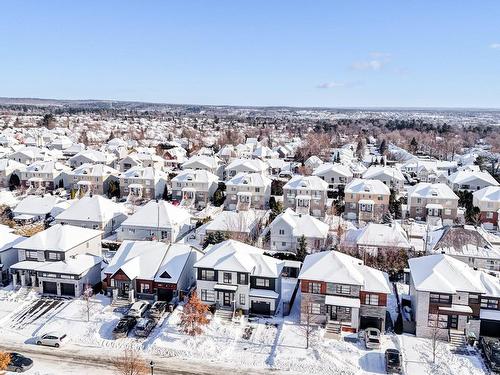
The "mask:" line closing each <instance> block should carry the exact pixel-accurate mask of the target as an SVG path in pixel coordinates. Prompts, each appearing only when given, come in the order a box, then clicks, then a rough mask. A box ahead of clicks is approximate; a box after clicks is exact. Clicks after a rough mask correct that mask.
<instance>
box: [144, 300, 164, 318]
mask: <svg viewBox="0 0 500 375" xmlns="http://www.w3.org/2000/svg"><path fill="white" fill-rule="evenodd" d="M167 307H168V304H167V302H164V301H156V302H155V303H153V306H151V308H150V309H149V311H148V315H149V316H150V317H151V318H153V319H161V317H162V316H163V315H164V314H165V312H166V311H167Z"/></svg>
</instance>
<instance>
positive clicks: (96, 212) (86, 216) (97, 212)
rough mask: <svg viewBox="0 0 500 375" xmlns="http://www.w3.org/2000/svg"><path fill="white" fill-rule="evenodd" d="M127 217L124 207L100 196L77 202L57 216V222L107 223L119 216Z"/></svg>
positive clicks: (85, 198) (84, 198)
mask: <svg viewBox="0 0 500 375" xmlns="http://www.w3.org/2000/svg"><path fill="white" fill-rule="evenodd" d="M123 215H125V208H124V206H123V205H121V204H118V203H115V202H113V201H112V200H111V199H107V198H104V197H103V196H100V195H93V196H92V197H89V196H86V197H83V198H81V199H79V200H77V201H76V202H75V203H74V204H72V205H71V206H70V207H69V208H68V209H66V210H65V211H63V212H62V213H61V214H59V215H57V217H56V220H57V221H73V220H75V221H80V220H82V221H90V222H97V223H105V222H108V221H109V220H111V219H113V218H114V217H117V216H123Z"/></svg>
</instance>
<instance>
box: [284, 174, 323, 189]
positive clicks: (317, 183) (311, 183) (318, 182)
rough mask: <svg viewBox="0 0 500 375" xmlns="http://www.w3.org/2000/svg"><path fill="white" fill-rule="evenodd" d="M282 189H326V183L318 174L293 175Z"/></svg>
mask: <svg viewBox="0 0 500 375" xmlns="http://www.w3.org/2000/svg"><path fill="white" fill-rule="evenodd" d="M283 189H289V190H301V189H309V190H327V189H328V183H327V182H325V181H323V180H322V179H321V178H319V177H318V176H293V177H292V178H291V179H290V180H289V181H288V182H287V183H286V184H285V186H283Z"/></svg>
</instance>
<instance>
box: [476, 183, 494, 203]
mask: <svg viewBox="0 0 500 375" xmlns="http://www.w3.org/2000/svg"><path fill="white" fill-rule="evenodd" d="M472 194H473V195H474V198H476V199H477V200H480V201H483V202H500V186H488V187H485V188H482V189H481V190H477V191H475V192H474V193H472Z"/></svg>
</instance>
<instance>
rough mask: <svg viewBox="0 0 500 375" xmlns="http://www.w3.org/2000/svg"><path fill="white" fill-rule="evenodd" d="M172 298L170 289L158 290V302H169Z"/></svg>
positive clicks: (172, 292) (172, 294) (172, 293)
mask: <svg viewBox="0 0 500 375" xmlns="http://www.w3.org/2000/svg"><path fill="white" fill-rule="evenodd" d="M173 296H174V291H173V290H172V289H166V288H158V301H166V302H170V301H171V300H172V297H173Z"/></svg>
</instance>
